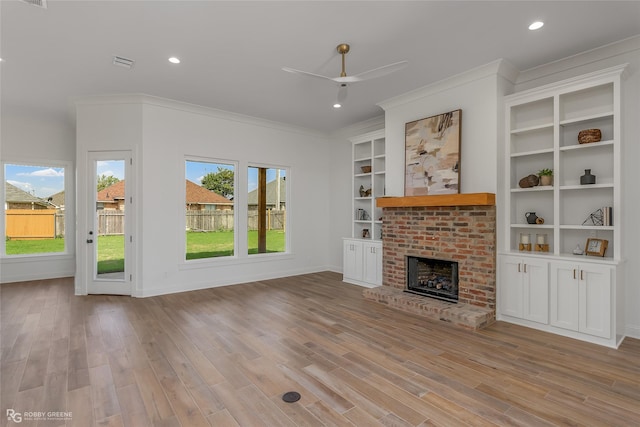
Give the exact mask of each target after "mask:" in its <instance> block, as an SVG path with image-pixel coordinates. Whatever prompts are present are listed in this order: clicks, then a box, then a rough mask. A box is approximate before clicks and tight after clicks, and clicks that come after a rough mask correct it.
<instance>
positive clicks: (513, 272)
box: [500, 256, 524, 318]
mask: <svg viewBox="0 0 640 427" xmlns="http://www.w3.org/2000/svg"><path fill="white" fill-rule="evenodd" d="M500 272H501V278H500V312H501V313H502V314H504V315H507V316H513V317H518V318H522V313H523V311H522V296H523V293H522V291H523V289H522V287H523V280H524V276H523V274H522V263H521V260H520V258H514V257H508V256H506V257H502V258H501V261H500Z"/></svg>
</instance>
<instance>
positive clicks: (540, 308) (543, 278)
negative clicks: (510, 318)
mask: <svg viewBox="0 0 640 427" xmlns="http://www.w3.org/2000/svg"><path fill="white" fill-rule="evenodd" d="M522 262H523V267H522V273H523V274H524V277H525V280H524V284H523V296H524V301H523V304H524V307H523V310H524V313H523V314H524V318H525V319H528V320H532V321H534V322H540V323H544V324H547V323H549V267H548V264H547V262H546V261H539V260H534V259H523V260H522Z"/></svg>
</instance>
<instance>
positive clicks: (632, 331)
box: [625, 325, 640, 340]
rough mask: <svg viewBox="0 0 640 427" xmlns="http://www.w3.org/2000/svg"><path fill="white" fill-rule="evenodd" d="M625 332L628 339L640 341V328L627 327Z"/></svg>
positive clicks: (635, 326)
mask: <svg viewBox="0 0 640 427" xmlns="http://www.w3.org/2000/svg"><path fill="white" fill-rule="evenodd" d="M625 332H626V334H627V337H629V338H635V339H639V340H640V326H637V325H627V327H626V328H625Z"/></svg>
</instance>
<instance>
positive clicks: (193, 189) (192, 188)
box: [186, 179, 233, 205]
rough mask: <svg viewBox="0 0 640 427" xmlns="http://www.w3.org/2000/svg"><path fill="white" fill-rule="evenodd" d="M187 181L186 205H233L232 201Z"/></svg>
mask: <svg viewBox="0 0 640 427" xmlns="http://www.w3.org/2000/svg"><path fill="white" fill-rule="evenodd" d="M186 181H187V198H186V200H187V204H190V205H194V204H199V205H233V201H232V200H229V199H227V198H226V197H224V196H221V195H220V194H218V193H215V192H213V191H211V190H207V189H206V188H204V187H202V186H200V185H198V184H196V183H194V182H191V181H189V180H188V179H187V180H186Z"/></svg>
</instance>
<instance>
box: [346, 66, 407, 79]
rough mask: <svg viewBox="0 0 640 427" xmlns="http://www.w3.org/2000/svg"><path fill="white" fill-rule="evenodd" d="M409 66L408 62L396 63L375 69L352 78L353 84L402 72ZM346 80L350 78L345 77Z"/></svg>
mask: <svg viewBox="0 0 640 427" xmlns="http://www.w3.org/2000/svg"><path fill="white" fill-rule="evenodd" d="M407 65H409V62H408V61H400V62H394V63H393V64H389V65H383V66H382V67H378V68H374V69H373V70H369V71H365V72H363V73H359V74H356V75H355V76H351V79H354V80H352V82H358V81H362V80H369V79H375V78H378V77H382V76H386V75H387V74H391V73H394V72H396V71H398V70H401V69H403V68H404V67H406V66H407ZM345 78H348V77H345Z"/></svg>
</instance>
